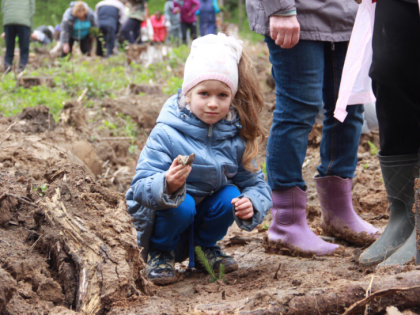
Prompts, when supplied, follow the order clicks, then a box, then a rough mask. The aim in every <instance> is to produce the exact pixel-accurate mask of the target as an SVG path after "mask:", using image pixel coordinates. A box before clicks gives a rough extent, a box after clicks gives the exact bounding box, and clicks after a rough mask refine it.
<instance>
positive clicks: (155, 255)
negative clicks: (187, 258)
mask: <svg viewBox="0 0 420 315" xmlns="http://www.w3.org/2000/svg"><path fill="white" fill-rule="evenodd" d="M146 274H147V278H148V279H149V280H151V281H152V282H153V283H154V284H156V285H166V284H171V283H174V282H176V281H177V277H176V272H175V253H174V252H173V251H172V252H169V251H159V250H153V251H151V252H149V256H148V257H147V266H146Z"/></svg>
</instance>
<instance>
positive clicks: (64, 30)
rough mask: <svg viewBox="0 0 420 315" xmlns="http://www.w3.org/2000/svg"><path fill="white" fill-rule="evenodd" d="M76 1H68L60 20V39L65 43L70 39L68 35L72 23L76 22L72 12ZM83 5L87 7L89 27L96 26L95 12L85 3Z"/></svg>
mask: <svg viewBox="0 0 420 315" xmlns="http://www.w3.org/2000/svg"><path fill="white" fill-rule="evenodd" d="M76 2H77V1H72V2H70V7H69V8H68V9H67V10H66V11H65V12H64V15H63V20H62V21H61V33H60V41H61V43H63V44H65V43H68V42H69V41H70V36H71V33H72V31H73V27H74V23H75V22H76V17H75V16H74V15H73V13H72V9H73V6H74V5H75V4H76ZM85 6H86V7H87V9H88V15H87V19H88V20H89V21H90V24H91V27H97V25H98V24H97V21H96V15H95V12H93V10H92V9H91V8H89V7H88V5H87V4H86V3H85Z"/></svg>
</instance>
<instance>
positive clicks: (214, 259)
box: [195, 246, 238, 274]
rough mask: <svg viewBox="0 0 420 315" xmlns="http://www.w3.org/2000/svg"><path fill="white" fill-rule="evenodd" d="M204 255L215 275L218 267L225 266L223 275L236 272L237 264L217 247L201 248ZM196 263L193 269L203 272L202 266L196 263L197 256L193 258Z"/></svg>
mask: <svg viewBox="0 0 420 315" xmlns="http://www.w3.org/2000/svg"><path fill="white" fill-rule="evenodd" d="M201 249H202V250H203V253H204V255H205V256H206V258H207V260H208V262H209V264H210V266H212V268H213V270H214V272H215V273H216V274H217V273H218V272H219V269H220V265H223V266H225V273H229V272H232V271H236V270H238V263H237V262H236V260H235V259H233V258H232V257H231V256H228V255H226V254H225V253H223V251H222V250H221V249H220V247H219V246H213V247H204V246H202V247H201ZM195 259H196V262H195V267H196V268H197V269H200V270H205V269H204V267H203V265H202V264H201V263H200V262H199V261H198V259H197V255H196V256H195Z"/></svg>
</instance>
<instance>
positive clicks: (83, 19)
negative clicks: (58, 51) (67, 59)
mask: <svg viewBox="0 0 420 315" xmlns="http://www.w3.org/2000/svg"><path fill="white" fill-rule="evenodd" d="M91 27H96V17H95V13H94V12H93V11H92V9H91V8H89V7H88V5H87V4H86V3H85V2H83V1H77V2H76V1H72V2H70V7H69V8H68V9H67V10H66V12H64V15H63V20H62V21H61V33H60V42H61V44H62V46H63V52H62V57H64V56H66V55H67V54H68V53H71V52H72V50H73V44H74V42H75V41H78V42H79V45H80V50H81V51H82V54H86V55H88V56H90V51H91V48H92V45H91V40H90V37H89V31H90V29H91Z"/></svg>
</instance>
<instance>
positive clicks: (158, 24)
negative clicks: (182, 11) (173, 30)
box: [150, 11, 168, 43]
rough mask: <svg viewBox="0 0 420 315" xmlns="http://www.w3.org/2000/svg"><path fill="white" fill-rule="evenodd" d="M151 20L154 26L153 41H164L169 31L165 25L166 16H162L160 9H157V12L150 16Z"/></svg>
mask: <svg viewBox="0 0 420 315" xmlns="http://www.w3.org/2000/svg"><path fill="white" fill-rule="evenodd" d="M150 22H151V23H152V27H153V41H154V42H155V43H163V42H164V41H165V39H166V34H167V32H168V31H167V29H166V26H165V17H164V16H162V13H161V12H160V11H156V12H155V14H153V15H152V16H151V17H150Z"/></svg>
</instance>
